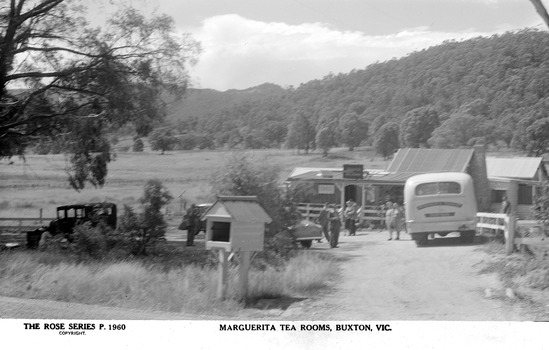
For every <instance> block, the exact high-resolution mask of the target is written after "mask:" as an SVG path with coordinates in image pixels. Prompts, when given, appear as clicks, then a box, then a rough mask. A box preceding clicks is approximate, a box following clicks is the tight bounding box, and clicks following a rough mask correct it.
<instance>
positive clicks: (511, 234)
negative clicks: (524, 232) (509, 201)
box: [505, 214, 515, 254]
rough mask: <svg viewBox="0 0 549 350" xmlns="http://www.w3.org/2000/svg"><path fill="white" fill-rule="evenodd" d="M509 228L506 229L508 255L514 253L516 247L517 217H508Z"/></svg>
mask: <svg viewBox="0 0 549 350" xmlns="http://www.w3.org/2000/svg"><path fill="white" fill-rule="evenodd" d="M505 221H506V222H507V227H506V228H505V251H506V252H507V254H511V253H512V252H513V248H514V246H515V216H514V215H513V214H511V215H509V216H507V220H505Z"/></svg>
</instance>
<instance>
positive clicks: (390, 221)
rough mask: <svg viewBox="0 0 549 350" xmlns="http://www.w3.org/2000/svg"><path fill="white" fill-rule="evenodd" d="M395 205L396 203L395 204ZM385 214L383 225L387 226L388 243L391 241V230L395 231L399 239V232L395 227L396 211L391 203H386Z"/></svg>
mask: <svg viewBox="0 0 549 350" xmlns="http://www.w3.org/2000/svg"><path fill="white" fill-rule="evenodd" d="M395 204H396V203H395ZM386 207H387V208H388V209H387V212H386V213H385V225H386V226H387V231H389V241H390V240H392V239H393V230H396V232H397V238H396V239H399V238H400V237H399V233H400V232H399V231H398V228H397V227H398V226H397V222H396V220H397V212H398V210H397V209H396V208H395V206H394V205H393V203H392V202H387V204H386Z"/></svg>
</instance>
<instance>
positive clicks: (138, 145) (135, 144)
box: [132, 139, 144, 152]
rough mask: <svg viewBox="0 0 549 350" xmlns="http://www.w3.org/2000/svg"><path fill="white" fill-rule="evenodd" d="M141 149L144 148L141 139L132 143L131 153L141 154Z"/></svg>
mask: <svg viewBox="0 0 549 350" xmlns="http://www.w3.org/2000/svg"><path fill="white" fill-rule="evenodd" d="M143 148H144V145H143V141H142V140H141V139H136V140H135V141H134V142H133V148H132V149H133V151H134V152H143Z"/></svg>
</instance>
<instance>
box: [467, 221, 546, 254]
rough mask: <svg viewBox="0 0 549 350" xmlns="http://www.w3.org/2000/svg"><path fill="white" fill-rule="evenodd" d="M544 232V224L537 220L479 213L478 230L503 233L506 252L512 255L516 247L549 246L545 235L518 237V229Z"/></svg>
mask: <svg viewBox="0 0 549 350" xmlns="http://www.w3.org/2000/svg"><path fill="white" fill-rule="evenodd" d="M519 228H521V229H528V230H529V231H532V230H542V224H540V223H539V222H537V221H535V220H516V219H515V216H514V215H507V214H495V213H477V229H481V230H483V229H488V230H496V231H503V234H504V237H505V250H506V251H507V254H511V253H512V252H513V250H514V247H515V245H516V244H517V245H521V244H524V245H549V239H547V237H545V236H544V235H538V237H516V233H517V231H518V229H519Z"/></svg>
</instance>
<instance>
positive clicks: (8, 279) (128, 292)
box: [0, 252, 335, 314]
mask: <svg viewBox="0 0 549 350" xmlns="http://www.w3.org/2000/svg"><path fill="white" fill-rule="evenodd" d="M44 254H48V253H47V252H32V253H29V252H17V253H9V252H6V253H2V254H0V294H2V295H6V296H13V297H23V298H36V299H50V300H57V301H66V302H78V303H84V304H94V305H107V306H117V307H123V308H133V309H144V310H155V311H169V312H192V313H202V314H207V313H220V312H221V313H223V312H224V311H230V310H234V309H235V308H240V307H242V306H241V305H240V303H239V300H238V294H237V293H238V288H237V286H238V271H237V269H236V268H235V267H233V268H232V269H231V270H230V273H229V291H228V298H227V300H226V301H223V302H221V301H218V300H217V298H216V291H217V271H216V270H215V269H211V268H203V267H198V266H196V265H190V266H184V267H177V268H173V269H170V270H169V271H165V270H162V269H160V268H158V267H148V266H145V265H144V264H143V263H141V262H137V261H132V262H111V263H86V264H84V263H68V262H59V261H57V260H52V261H49V259H48V257H46V256H44ZM334 272H335V264H334V262H333V261H331V260H329V259H326V258H324V257H322V256H321V255H316V254H311V253H302V254H298V255H297V256H296V257H294V258H292V259H291V260H290V261H289V263H288V265H287V266H286V268H284V269H281V270H275V269H273V268H269V269H266V270H265V271H258V270H252V271H250V276H249V297H250V298H254V299H258V298H276V297H280V296H283V295H295V294H296V293H298V294H300V295H301V293H303V292H307V291H309V292H310V291H313V290H316V289H318V288H321V287H322V286H324V284H325V283H326V281H327V280H328V279H329V277H330V275H331V274H333V273H334Z"/></svg>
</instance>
